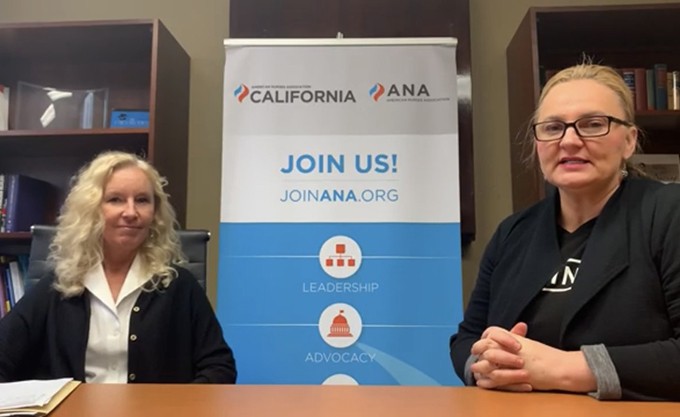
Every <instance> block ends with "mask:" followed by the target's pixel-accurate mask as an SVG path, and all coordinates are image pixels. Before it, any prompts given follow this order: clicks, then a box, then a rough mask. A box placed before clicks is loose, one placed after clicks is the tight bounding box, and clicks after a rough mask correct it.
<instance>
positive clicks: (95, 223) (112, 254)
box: [0, 151, 236, 383]
mask: <svg viewBox="0 0 680 417" xmlns="http://www.w3.org/2000/svg"><path fill="white" fill-rule="evenodd" d="M165 183H166V182H165V180H164V179H163V178H162V177H161V176H160V175H159V173H158V171H156V169H155V168H154V167H153V166H151V165H150V164H149V163H148V162H146V161H144V160H143V159H141V158H139V157H138V156H136V155H133V154H129V153H124V152H113V151H111V152H105V153H103V154H101V155H99V156H97V157H96V158H95V159H94V160H93V161H92V162H91V163H90V164H88V165H87V166H85V167H83V169H81V171H80V172H79V173H78V175H77V177H76V178H75V181H74V183H73V186H72V188H71V190H70V192H69V194H68V196H67V197H66V201H65V202H64V205H63V207H62V210H61V215H60V216H59V219H58V225H57V233H56V236H55V238H54V241H53V242H52V244H51V245H50V256H49V259H50V261H51V264H52V265H53V271H51V272H50V273H48V275H47V276H45V277H44V278H43V279H41V281H40V283H39V284H37V285H36V287H35V288H34V289H33V290H31V291H30V292H29V293H28V294H27V295H26V296H25V297H24V298H23V299H22V300H21V301H20V302H19V303H18V304H17V305H16V307H15V308H14V309H13V310H12V311H11V312H10V314H8V315H7V316H6V317H5V318H4V319H3V320H2V321H0V381H12V380H21V379H38V378H58V377H73V378H75V379H78V380H81V381H87V382H105V383H126V382H171V383H186V382H212V383H233V382H235V380H236V367H235V363H234V358H233V355H232V352H231V349H230V348H229V346H228V345H227V344H226V342H225V341H224V338H223V336H222V331H221V329H220V326H219V323H218V322H217V319H216V317H215V314H214V313H213V311H212V309H211V307H210V304H209V302H208V300H207V298H206V296H205V293H204V291H203V289H202V288H201V287H200V285H199V284H198V282H197V281H196V279H195V278H194V277H193V276H192V275H191V274H190V273H189V272H188V271H187V270H185V269H183V268H182V267H181V266H179V265H178V264H181V262H183V258H184V257H183V255H182V252H181V249H180V246H179V240H178V237H177V233H176V232H175V227H176V224H177V222H176V220H175V212H174V210H173V208H172V206H171V205H170V203H169V201H168V195H167V194H166V193H165V191H164V190H163V187H164V185H165Z"/></svg>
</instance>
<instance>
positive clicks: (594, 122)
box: [531, 116, 633, 142]
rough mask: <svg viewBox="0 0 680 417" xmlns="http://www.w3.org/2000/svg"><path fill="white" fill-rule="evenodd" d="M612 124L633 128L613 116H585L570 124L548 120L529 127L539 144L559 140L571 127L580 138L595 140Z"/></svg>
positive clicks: (606, 131)
mask: <svg viewBox="0 0 680 417" xmlns="http://www.w3.org/2000/svg"><path fill="white" fill-rule="evenodd" d="M612 122H614V123H618V124H620V125H623V126H628V127H630V126H633V124H632V123H629V122H626V121H625V120H621V119H617V118H616V117H613V116H587V117H582V118H580V119H577V120H574V121H573V122H571V123H567V122H563V121H560V120H550V121H547V122H539V123H534V124H533V125H531V129H532V130H533V131H534V138H536V140H537V141H540V142H551V141H554V140H560V139H562V138H563V137H564V134H565V133H566V132H567V128H569V127H573V128H574V130H575V131H576V134H577V135H579V136H580V137H582V138H596V137H599V136H604V135H606V134H608V133H609V130H610V129H611V125H612Z"/></svg>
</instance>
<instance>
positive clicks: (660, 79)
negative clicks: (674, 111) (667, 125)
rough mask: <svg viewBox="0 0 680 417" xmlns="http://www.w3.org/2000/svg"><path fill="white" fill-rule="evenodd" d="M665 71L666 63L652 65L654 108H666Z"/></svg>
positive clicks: (666, 71)
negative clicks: (654, 88)
mask: <svg viewBox="0 0 680 417" xmlns="http://www.w3.org/2000/svg"><path fill="white" fill-rule="evenodd" d="M667 73H668V67H667V66H666V64H655V65H654V81H655V87H656V92H655V97H656V103H655V106H654V108H655V109H656V110H668V93H667V92H666V89H667V88H668V85H667V78H668V76H667Z"/></svg>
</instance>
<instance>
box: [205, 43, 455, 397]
mask: <svg viewBox="0 0 680 417" xmlns="http://www.w3.org/2000/svg"><path fill="white" fill-rule="evenodd" d="M225 45H226V54H227V55H226V66H225V86H224V128H223V150H222V195H221V224H220V236H219V242H220V249H219V272H218V273H219V277H218V292H217V295H218V298H217V315H218V318H219V320H220V323H221V324H222V326H223V329H224V332H225V337H226V339H227V341H228V342H229V344H230V345H231V346H232V347H233V349H234V354H235V357H236V361H237V367H238V372H239V377H238V378H239V383H246V384H250V383H255V384H260V383H261V384H278V383H281V384H322V383H327V384H361V385H363V384H367V385H371V384H372V385H376V384H380V385H393V384H400V385H453V384H457V383H459V381H458V379H457V378H456V377H455V376H454V372H453V368H452V366H451V362H450V359H449V344H448V338H449V336H450V335H451V334H452V333H453V332H454V331H455V329H456V326H457V324H458V322H459V321H460V320H461V318H462V310H463V309H462V295H461V293H462V283H461V265H460V261H461V255H460V204H459V180H458V178H459V170H458V111H457V95H456V91H457V87H456V65H455V39H451V38H423V39H370V40H369V39H365V40H345V39H342V40H259V41H258V40H228V41H226V42H225Z"/></svg>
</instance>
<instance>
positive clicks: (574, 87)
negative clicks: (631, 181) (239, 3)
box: [536, 79, 637, 195]
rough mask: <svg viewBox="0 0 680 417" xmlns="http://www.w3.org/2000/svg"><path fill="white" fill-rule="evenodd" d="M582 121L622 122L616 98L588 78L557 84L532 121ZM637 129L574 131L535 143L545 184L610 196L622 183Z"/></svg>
mask: <svg viewBox="0 0 680 417" xmlns="http://www.w3.org/2000/svg"><path fill="white" fill-rule="evenodd" d="M586 116H614V117H616V118H618V119H622V120H626V117H625V112H624V109H623V107H622V105H621V102H620V100H619V98H618V96H617V95H616V93H615V92H614V91H613V90H611V89H610V88H608V87H606V86H605V85H603V84H601V83H599V82H597V81H593V80H588V79H582V80H572V81H566V82H563V83H560V84H556V85H555V86H554V87H552V89H550V91H548V93H547V94H546V96H545V97H544V99H543V101H542V103H541V105H540V107H539V109H538V112H537V114H536V122H544V121H549V120H560V121H563V122H567V123H569V122H573V121H575V120H577V119H580V118H582V117H586ZM636 141H637V129H636V128H635V127H626V126H623V125H621V124H618V123H615V122H612V123H611V129H610V131H609V133H608V134H607V135H605V136H601V137H596V138H580V137H579V136H578V134H577V133H576V131H575V130H574V128H573V127H569V128H567V131H566V132H565V135H564V137H563V138H562V139H561V140H556V141H552V142H538V141H537V142H536V152H537V154H538V159H539V161H540V165H541V171H542V172H543V175H544V177H545V179H546V180H547V181H548V182H549V183H551V184H553V185H554V186H556V187H557V188H559V189H560V191H567V192H577V193H583V194H594V195H597V194H599V193H608V192H610V191H611V190H613V189H614V188H616V186H617V185H618V184H619V182H620V181H621V168H622V167H623V164H624V161H625V160H626V159H628V158H630V156H631V155H633V153H634V151H635V146H636Z"/></svg>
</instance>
